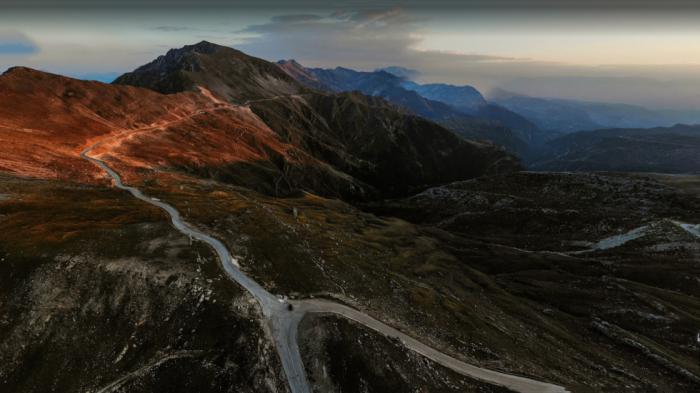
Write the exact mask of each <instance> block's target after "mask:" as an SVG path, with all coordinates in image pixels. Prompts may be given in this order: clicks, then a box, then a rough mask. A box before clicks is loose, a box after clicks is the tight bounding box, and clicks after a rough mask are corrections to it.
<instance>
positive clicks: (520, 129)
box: [277, 60, 543, 155]
mask: <svg viewBox="0 0 700 393" xmlns="http://www.w3.org/2000/svg"><path fill="white" fill-rule="evenodd" d="M277 64H278V65H279V66H280V68H282V69H283V70H284V71H285V72H287V74H289V75H290V76H292V77H293V78H295V79H296V80H298V81H299V82H301V83H302V84H304V85H306V86H308V87H312V88H316V89H321V90H326V91H332V92H347V91H359V92H361V93H363V94H366V95H370V96H378V97H382V98H384V99H386V100H388V101H389V102H391V103H393V104H395V105H397V106H400V107H402V108H404V109H407V110H409V111H411V112H413V113H415V114H417V115H419V116H422V117H425V118H427V119H430V120H433V121H435V122H437V123H439V124H442V125H443V126H445V127H447V128H449V129H450V130H452V131H454V132H455V133H457V134H459V135H461V136H463V137H465V138H467V139H481V140H488V141H491V142H494V143H496V144H498V145H501V146H503V147H505V148H506V149H507V150H508V151H511V152H513V153H516V154H518V155H524V154H526V152H527V150H528V145H529V144H531V143H532V142H534V141H539V140H540V139H543V138H542V135H540V133H539V132H538V129H537V127H536V126H535V125H534V124H533V123H532V122H530V121H529V120H527V119H526V118H525V117H523V116H521V115H519V114H517V113H515V112H512V111H510V110H508V109H506V108H504V107H501V106H498V105H493V104H490V103H488V102H487V101H486V100H485V99H484V97H483V96H482V95H481V93H479V91H478V90H476V89H475V88H474V87H472V86H453V85H446V84H427V85H421V84H418V83H415V82H412V81H410V80H409V79H407V78H406V75H409V74H411V73H410V70H406V69H403V68H400V67H389V68H385V69H380V70H377V71H371V72H365V71H355V70H351V69H348V68H343V67H336V68H333V69H324V68H306V67H304V66H302V65H301V64H299V63H298V62H297V61H295V60H281V61H279V62H278V63H277ZM389 71H390V72H389ZM395 73H396V74H395Z"/></svg>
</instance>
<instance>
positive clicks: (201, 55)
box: [113, 41, 302, 102]
mask: <svg viewBox="0 0 700 393" xmlns="http://www.w3.org/2000/svg"><path fill="white" fill-rule="evenodd" d="M113 83H115V84H122V85H132V86H138V87H147V88H149V89H152V90H156V91H158V92H161V93H165V94H169V93H178V92H181V91H186V90H196V89H197V86H201V87H206V88H207V89H209V90H210V91H212V92H213V93H214V94H216V95H217V96H219V97H220V98H222V99H225V100H231V101H233V102H245V101H247V100H250V99H258V98H268V97H272V96H277V95H284V94H294V93H297V92H299V91H300V90H301V89H302V87H301V85H300V84H299V83H298V82H297V81H296V80H294V79H293V78H291V77H290V76H289V75H287V73H285V72H284V71H282V70H281V69H280V67H279V66H278V65H277V64H274V63H270V62H268V61H265V60H263V59H259V58H257V57H253V56H249V55H247V54H245V53H243V52H241V51H239V50H236V49H233V48H231V47H228V46H223V45H218V44H214V43H211V42H208V41H201V42H198V43H196V44H193V45H185V46H183V47H181V48H177V49H171V50H169V51H168V52H167V53H166V54H165V55H162V56H159V57H158V58H157V59H155V60H154V61H152V62H150V63H148V64H146V65H143V66H141V67H139V68H137V69H136V70H134V71H133V72H129V73H126V74H124V75H122V76H120V77H118V78H117V79H115V80H114V82H113Z"/></svg>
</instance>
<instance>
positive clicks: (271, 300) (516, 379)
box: [80, 142, 569, 393]
mask: <svg viewBox="0 0 700 393" xmlns="http://www.w3.org/2000/svg"><path fill="white" fill-rule="evenodd" d="M99 144H100V143H99V142H98V143H96V144H94V145H92V146H90V147H88V148H86V149H85V150H83V151H82V152H81V153H80V156H81V157H82V158H83V159H85V160H87V161H89V162H91V163H93V164H95V165H96V166H98V167H99V168H100V169H102V170H104V171H105V172H106V173H107V174H108V175H109V176H110V177H111V178H112V180H113V182H114V185H115V186H116V187H117V188H119V189H121V190H125V191H128V192H129V193H131V195H133V196H134V197H135V198H137V199H140V200H142V201H144V202H146V203H148V204H151V205H153V206H156V207H158V208H160V209H162V210H164V211H165V212H166V213H168V215H169V216H170V221H171V223H172V224H173V226H174V227H175V229H177V230H178V231H180V232H182V233H183V234H185V235H187V236H189V237H190V238H194V239H197V240H200V241H202V242H204V243H207V244H208V245H209V246H211V247H212V248H213V249H214V250H215V251H216V254H217V255H218V257H219V260H220V261H221V265H222V267H223V268H224V271H225V272H226V274H227V275H228V276H229V278H231V279H232V280H233V281H235V282H237V283H238V284H240V285H241V286H242V287H243V288H245V289H246V290H247V291H248V292H249V293H250V294H251V295H252V296H253V297H254V298H255V299H256V300H257V302H258V304H260V307H261V309H262V314H263V316H264V318H265V322H266V323H265V328H266V330H267V332H268V333H269V334H270V335H271V336H272V339H273V340H274V342H275V346H276V348H277V352H278V354H279V356H280V360H281V362H282V367H283V369H284V371H285V374H286V376H287V380H288V382H289V387H290V390H291V392H292V393H311V391H312V389H311V388H310V386H309V383H308V380H307V378H306V373H305V370H304V364H303V362H302V360H301V354H300V352H299V347H298V344H297V331H298V326H299V323H300V322H301V320H302V319H303V317H304V316H305V315H306V314H307V313H326V314H336V315H341V316H343V317H345V318H347V319H350V320H353V321H355V322H358V323H360V324H362V325H364V326H366V327H368V328H370V329H372V330H374V331H376V332H378V333H381V334H383V335H385V336H389V337H395V338H398V339H399V340H400V341H401V343H402V344H403V345H404V346H405V347H406V348H407V349H410V350H412V351H414V352H416V353H418V354H421V355H423V356H425V357H426V358H428V359H431V360H433V361H435V362H436V363H438V364H440V365H442V366H445V367H447V368H449V369H451V370H453V371H455V372H457V373H459V374H462V375H464V376H467V377H471V378H474V379H477V380H480V381H483V382H487V383H492V384H494V385H498V386H503V387H506V388H508V389H511V390H513V391H516V392H521V393H567V392H569V391H568V390H567V389H566V388H564V387H562V386H558V385H554V384H550V383H546V382H541V381H537V380H533V379H529V378H525V377H520V376H515V375H510V374H505V373H501V372H498V371H493V370H489V369H486V368H481V367H477V366H474V365H471V364H467V363H465V362H462V361H460V360H458V359H455V358H454V357H451V356H449V355H446V354H444V353H442V352H440V351H438V350H436V349H434V348H431V347H429V346H428V345H425V344H423V343H421V342H420V341H418V340H416V339H414V338H413V337H411V336H409V335H407V334H405V333H402V332H400V331H398V330H397V329H394V328H392V327H391V326H388V325H386V324H384V323H382V322H380V321H378V320H376V319H374V318H372V317H371V316H369V315H367V314H364V313H362V312H360V311H357V310H355V309H353V308H350V307H348V306H345V305H342V304H339V303H334V302H331V301H327V300H316V299H306V300H296V301H289V302H285V301H284V300H282V299H280V298H278V297H276V296H275V295H273V294H271V293H270V292H268V291H267V290H266V289H265V288H263V287H262V286H261V285H260V284H258V283H257V282H256V281H254V280H253V279H251V278H250V277H248V276H246V275H245V274H244V273H243V272H242V271H241V270H240V268H239V265H238V262H237V261H236V260H235V259H234V258H233V257H232V256H231V253H230V252H229V251H228V249H227V248H226V246H225V245H224V244H223V243H222V242H221V241H220V240H218V239H216V238H213V237H211V236H209V235H207V234H206V233H204V232H201V231H199V230H198V229H195V228H193V227H192V226H191V225H190V224H188V223H187V222H185V221H183V220H182V218H181V216H180V212H179V211H178V210H177V209H175V208H174V207H173V206H172V205H170V204H168V203H165V202H162V201H160V200H158V199H155V198H151V197H149V196H147V195H145V194H143V193H142V192H141V190H139V189H138V188H135V187H131V186H127V185H124V183H123V182H122V180H121V176H120V175H119V174H118V173H117V172H116V171H115V170H113V169H112V168H111V167H109V165H107V163H105V162H104V161H102V160H100V159H97V158H94V157H91V156H90V155H89V153H90V152H91V151H92V150H93V149H94V148H95V147H97V146H99ZM289 305H292V307H291V309H290V307H289ZM118 382H119V380H118V381H116V382H115V383H111V384H110V385H108V386H107V387H105V388H103V389H102V390H100V391H104V392H108V391H111V390H112V388H113V387H114V386H116V385H119V383H118ZM115 384H116V385H115Z"/></svg>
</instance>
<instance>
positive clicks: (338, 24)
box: [235, 8, 532, 82]
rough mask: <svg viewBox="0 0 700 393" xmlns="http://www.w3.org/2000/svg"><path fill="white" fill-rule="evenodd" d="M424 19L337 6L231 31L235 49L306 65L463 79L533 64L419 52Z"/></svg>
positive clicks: (394, 10)
mask: <svg viewBox="0 0 700 393" xmlns="http://www.w3.org/2000/svg"><path fill="white" fill-rule="evenodd" d="M428 21H429V20H428V19H427V18H426V17H425V16H424V15H423V14H413V13H411V12H408V11H405V10H403V9H400V8H388V9H380V10H376V9H375V10H362V11H348V10H340V11H335V12H332V13H330V14H326V15H321V14H303V15H302V14H299V15H278V16H275V17H273V18H271V19H270V20H269V21H268V22H266V23H262V24H255V25H250V26H248V27H246V28H244V29H242V30H238V31H236V32H235V33H236V34H238V35H239V37H241V39H243V43H242V44H239V45H237V48H239V49H241V50H243V51H245V52H248V53H251V54H253V55H255V56H258V57H262V58H266V59H268V60H279V59H283V58H284V59H287V58H295V59H297V60H300V61H302V63H304V64H305V65H307V66H321V67H335V66H345V67H350V68H357V69H365V70H372V69H376V68H381V67H387V66H401V67H410V68H414V69H418V70H420V71H421V77H422V78H425V79H426V80H430V79H434V80H435V79H440V80H443V81H453V82H458V80H456V78H461V81H464V82H467V81H469V80H467V81H465V79H467V78H469V77H473V76H475V75H479V74H480V73H483V72H484V71H486V72H487V73H493V72H492V68H493V69H498V70H500V71H502V72H504V75H508V74H509V73H511V72H513V71H514V67H520V68H522V67H523V65H525V64H529V63H532V62H531V61H530V60H528V59H521V58H514V57H508V56H492V55H484V54H478V53H454V52H441V51H434V50H421V49H419V45H420V43H421V42H422V41H423V37H424V35H425V34H428V33H429V32H427V31H424V26H425V25H426V23H425V22H428ZM493 66H495V68H494V67H493ZM525 68H527V67H525ZM472 80H473V79H472Z"/></svg>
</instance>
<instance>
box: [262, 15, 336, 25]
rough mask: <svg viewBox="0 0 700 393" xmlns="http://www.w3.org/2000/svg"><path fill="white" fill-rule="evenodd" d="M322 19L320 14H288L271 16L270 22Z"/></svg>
mask: <svg viewBox="0 0 700 393" xmlns="http://www.w3.org/2000/svg"><path fill="white" fill-rule="evenodd" d="M321 19H323V18H322V17H321V16H318V15H314V14H289V15H277V16H273V17H272V19H271V21H272V23H305V22H314V21H318V20H321Z"/></svg>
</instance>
